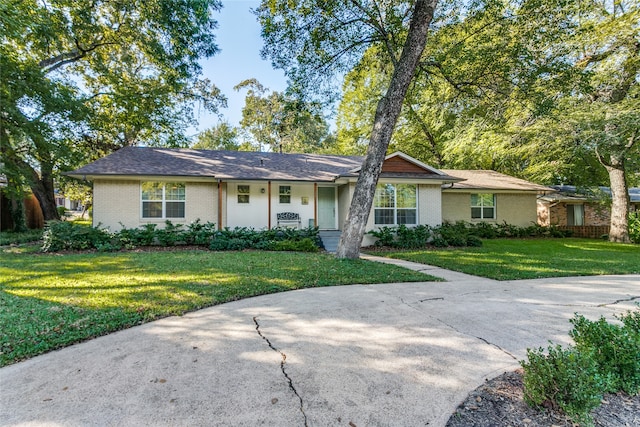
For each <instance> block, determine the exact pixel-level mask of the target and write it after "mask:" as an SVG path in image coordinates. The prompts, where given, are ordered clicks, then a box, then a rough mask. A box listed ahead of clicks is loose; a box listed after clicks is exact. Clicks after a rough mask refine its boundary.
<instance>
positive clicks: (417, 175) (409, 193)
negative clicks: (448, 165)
mask: <svg viewBox="0 0 640 427" xmlns="http://www.w3.org/2000/svg"><path fill="white" fill-rule="evenodd" d="M361 164H362V157H355V156H331V155H317V154H280V153H262V152H246V151H245V152H243V151H208V150H191V149H164V148H151V147H126V148H123V149H121V150H119V151H117V152H115V153H113V154H111V155H109V156H107V157H104V158H102V159H99V160H97V161H95V162H93V163H91V164H89V165H87V166H84V167H82V168H80V169H77V170H75V171H73V172H70V173H69V175H70V176H73V177H76V178H79V179H86V180H91V181H93V182H94V187H93V198H94V200H93V222H94V224H95V225H97V224H99V223H100V224H102V225H103V226H107V227H110V228H111V229H113V230H117V229H119V228H120V227H121V226H125V227H129V228H132V227H138V226H140V225H143V224H147V223H158V224H163V223H164V221H165V220H171V221H172V222H173V223H184V224H188V223H191V222H192V221H195V220H196V219H200V220H201V221H203V222H206V221H210V222H214V223H216V224H217V225H218V227H219V228H223V227H230V228H233V227H253V228H256V229H261V228H272V227H277V226H282V225H287V226H288V225H294V226H297V227H307V226H318V227H319V228H320V229H321V230H340V228H341V226H342V224H343V223H344V221H345V219H346V215H347V212H348V209H349V205H350V203H351V198H352V196H353V192H354V188H355V185H356V181H357V179H358V173H359V171H360V166H361ZM545 191H549V189H548V188H547V187H543V186H539V185H536V184H532V183H529V182H527V181H523V180H519V179H515V178H512V177H508V176H506V175H502V174H498V173H496V172H492V171H453V170H451V171H441V170H438V169H435V168H432V167H430V166H428V165H425V164H423V163H421V162H420V161H418V160H416V159H413V158H412V157H410V156H407V155H405V154H403V153H394V154H391V155H389V156H387V158H386V160H385V162H384V164H383V167H382V174H381V175H380V179H379V183H378V189H377V191H376V195H375V199H374V206H373V207H372V212H371V215H370V217H369V222H368V224H367V230H372V229H374V228H376V227H380V226H394V225H399V224H406V225H409V226H411V225H418V224H425V225H432V226H435V225H439V224H441V223H442V222H443V221H457V220H465V221H470V222H472V221H491V222H502V221H506V222H508V223H511V224H517V225H528V224H530V223H531V222H533V221H535V219H536V198H537V196H538V194H539V193H543V192H545ZM285 219H286V220H285ZM370 243H372V240H371V238H370V236H367V238H366V239H365V241H364V243H363V244H365V245H366V244H370Z"/></svg>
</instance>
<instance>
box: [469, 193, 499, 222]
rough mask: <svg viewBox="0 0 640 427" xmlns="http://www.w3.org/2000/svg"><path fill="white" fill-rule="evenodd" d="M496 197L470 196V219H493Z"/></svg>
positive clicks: (484, 194)
mask: <svg viewBox="0 0 640 427" xmlns="http://www.w3.org/2000/svg"><path fill="white" fill-rule="evenodd" d="M495 218H496V196H495V194H491V193H479V194H472V195H471V219H495Z"/></svg>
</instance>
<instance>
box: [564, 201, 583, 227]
mask: <svg viewBox="0 0 640 427" xmlns="http://www.w3.org/2000/svg"><path fill="white" fill-rule="evenodd" d="M567 225H584V205H567Z"/></svg>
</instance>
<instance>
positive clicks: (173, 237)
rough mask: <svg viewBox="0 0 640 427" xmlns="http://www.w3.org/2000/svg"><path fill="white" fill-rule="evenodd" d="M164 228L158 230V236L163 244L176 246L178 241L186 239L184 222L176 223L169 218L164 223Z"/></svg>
mask: <svg viewBox="0 0 640 427" xmlns="http://www.w3.org/2000/svg"><path fill="white" fill-rule="evenodd" d="M164 224H165V225H164V228H160V229H158V230H156V238H157V239H158V242H159V243H160V245H162V246H175V245H176V244H177V243H178V242H183V243H184V241H185V237H184V236H183V235H182V234H183V231H182V224H177V225H174V224H173V223H172V222H171V221H169V220H167V221H165V223H164Z"/></svg>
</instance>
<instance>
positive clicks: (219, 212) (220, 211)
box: [218, 179, 222, 231]
mask: <svg viewBox="0 0 640 427" xmlns="http://www.w3.org/2000/svg"><path fill="white" fill-rule="evenodd" d="M219 230H222V180H220V179H219V180H218V231H219Z"/></svg>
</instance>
